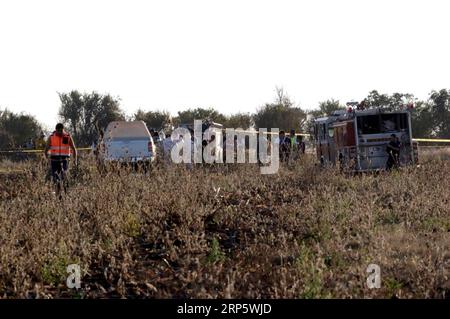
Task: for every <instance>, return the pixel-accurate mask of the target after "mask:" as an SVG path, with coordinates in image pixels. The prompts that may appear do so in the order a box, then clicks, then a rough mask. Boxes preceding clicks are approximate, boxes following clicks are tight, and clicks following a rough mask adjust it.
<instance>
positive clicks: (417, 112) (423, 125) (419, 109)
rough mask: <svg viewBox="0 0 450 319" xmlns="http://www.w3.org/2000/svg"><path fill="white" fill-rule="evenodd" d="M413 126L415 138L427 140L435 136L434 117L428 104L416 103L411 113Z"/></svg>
mask: <svg viewBox="0 0 450 319" xmlns="http://www.w3.org/2000/svg"><path fill="white" fill-rule="evenodd" d="M411 126H412V132H413V136H414V137H418V138H427V137H430V136H432V135H433V126H434V123H433V115H432V113H431V107H430V105H429V104H428V103H426V102H423V101H418V102H416V104H415V107H414V109H413V111H412V112H411Z"/></svg>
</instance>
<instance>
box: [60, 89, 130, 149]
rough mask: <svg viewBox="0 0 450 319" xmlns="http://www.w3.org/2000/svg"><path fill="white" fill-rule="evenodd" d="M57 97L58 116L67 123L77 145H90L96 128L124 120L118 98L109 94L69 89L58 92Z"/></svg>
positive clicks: (95, 134)
mask: <svg viewBox="0 0 450 319" xmlns="http://www.w3.org/2000/svg"><path fill="white" fill-rule="evenodd" d="M59 98H60V100H61V107H60V109H59V116H60V118H61V120H62V121H63V122H64V123H65V124H66V125H68V127H69V130H70V131H71V132H72V134H73V136H74V138H75V142H76V143H77V144H78V145H82V146H88V145H90V144H91V143H92V142H93V141H94V140H95V139H96V138H97V134H98V132H97V128H100V129H105V128H106V126H107V125H108V124H109V123H110V122H112V121H123V120H125V115H124V112H123V111H122V110H121V109H120V105H119V100H118V99H115V98H113V97H112V96H111V95H109V94H106V95H101V94H99V93H97V92H92V93H83V94H81V93H80V92H78V91H71V92H69V93H60V94H59Z"/></svg>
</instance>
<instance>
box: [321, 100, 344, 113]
mask: <svg viewBox="0 0 450 319" xmlns="http://www.w3.org/2000/svg"><path fill="white" fill-rule="evenodd" d="M338 110H345V106H343V105H341V104H340V103H339V101H338V100H335V99H331V100H326V101H323V102H320V103H319V112H320V115H322V116H329V115H331V114H333V112H334V111H338Z"/></svg>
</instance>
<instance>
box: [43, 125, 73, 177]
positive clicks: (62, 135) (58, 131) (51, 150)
mask: <svg viewBox="0 0 450 319" xmlns="http://www.w3.org/2000/svg"><path fill="white" fill-rule="evenodd" d="M44 155H45V157H46V158H47V159H48V158H49V155H50V164H51V170H52V177H53V181H55V182H57V181H58V180H59V179H60V178H64V174H63V173H66V171H67V170H68V168H69V158H70V157H71V155H73V157H74V160H75V163H76V162H77V149H76V147H75V143H74V142H73V139H72V137H71V136H70V134H69V133H67V132H66V131H64V125H63V124H61V123H58V124H57V125H56V128H55V131H54V132H53V133H52V135H50V137H49V138H48V140H47V145H46V147H45V150H44Z"/></svg>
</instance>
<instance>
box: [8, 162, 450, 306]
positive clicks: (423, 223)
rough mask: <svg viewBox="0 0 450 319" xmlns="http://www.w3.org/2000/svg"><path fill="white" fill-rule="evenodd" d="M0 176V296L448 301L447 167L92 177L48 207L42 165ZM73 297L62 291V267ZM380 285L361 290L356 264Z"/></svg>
mask: <svg viewBox="0 0 450 319" xmlns="http://www.w3.org/2000/svg"><path fill="white" fill-rule="evenodd" d="M21 168H22V169H23V172H22V173H20V174H19V173H16V174H3V175H0V176H1V180H0V296H1V297H5V298H11V297H25V298H55V297H62V298H65V297H68V298H97V297H110V298H112V297H129V298H144V297H150V298H181V297H186V298H218V297H223V298H341V297H343V298H354V297H362V298H391V297H399V298H412V297H425V298H448V296H449V294H450V281H449V275H450V272H449V269H450V250H449V243H450V205H449V203H450V191H449V189H450V179H449V173H450V161H448V160H446V159H445V158H434V157H431V158H426V160H424V161H423V162H422V164H421V166H420V167H418V168H413V167H411V168H405V169H402V170H400V171H394V172H392V173H389V174H387V173H380V174H377V175H372V174H365V175H359V176H347V175H343V174H340V173H339V172H337V171H335V170H334V169H326V170H321V169H319V168H318V167H316V166H315V165H314V163H313V161H312V160H311V159H308V158H307V159H303V160H301V161H299V162H298V163H296V164H295V165H293V166H291V167H284V166H283V167H281V169H280V171H279V173H278V174H276V175H270V176H263V175H260V173H259V168H258V167H257V166H254V165H239V166H238V165H234V166H233V165H231V166H227V167H219V168H214V167H205V168H196V169H193V170H187V169H185V168H183V167H181V166H174V167H168V168H167V167H166V168H165V169H158V168H155V169H154V170H153V171H152V172H150V173H148V174H139V173H128V172H124V171H119V172H110V173H106V174H99V173H98V172H97V170H96V168H95V165H94V162H93V161H92V160H89V159H84V160H82V161H81V166H80V168H79V171H78V174H77V176H76V177H75V178H73V179H72V181H71V187H70V190H69V193H68V194H67V195H66V196H64V198H63V199H62V200H58V199H57V198H56V196H55V195H54V194H52V190H53V189H52V186H51V184H49V183H48V182H46V181H45V179H44V176H45V169H44V166H42V165H41V166H39V165H35V163H34V162H29V163H27V164H26V165H25V166H24V167H21ZM72 263H76V264H79V265H80V266H81V269H82V278H81V280H82V288H81V289H80V290H78V291H76V290H71V289H68V288H67V287H66V280H65V279H66V277H67V276H68V274H67V273H66V267H67V265H68V264H72ZM372 263H375V264H378V265H379V266H380V267H381V282H382V285H381V288H380V289H369V288H368V287H367V285H366V278H367V276H368V274H367V273H366V269H367V267H368V265H369V264H372Z"/></svg>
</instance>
